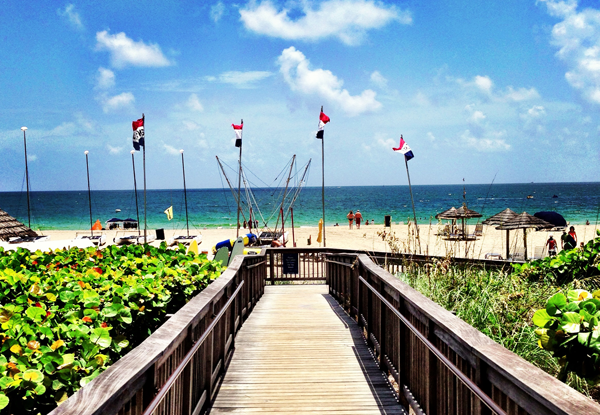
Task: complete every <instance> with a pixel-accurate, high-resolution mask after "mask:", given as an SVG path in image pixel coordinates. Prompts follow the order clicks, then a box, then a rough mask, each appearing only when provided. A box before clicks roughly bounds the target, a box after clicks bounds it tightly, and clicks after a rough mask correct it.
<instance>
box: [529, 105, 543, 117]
mask: <svg viewBox="0 0 600 415" xmlns="http://www.w3.org/2000/svg"><path fill="white" fill-rule="evenodd" d="M544 115H546V109H545V108H544V107H542V106H541V105H534V106H533V107H531V108H529V109H528V110H527V116H528V117H530V118H539V117H541V116H544Z"/></svg>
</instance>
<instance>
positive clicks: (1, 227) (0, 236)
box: [0, 209, 38, 241]
mask: <svg viewBox="0 0 600 415" xmlns="http://www.w3.org/2000/svg"><path fill="white" fill-rule="evenodd" d="M13 236H38V234H37V233H35V232H34V231H32V230H31V229H29V228H28V227H27V226H25V225H23V224H22V223H21V222H19V221H18V220H16V219H15V218H13V217H12V216H10V215H9V214H8V213H6V212H5V211H3V210H2V209H0V240H4V241H8V238H11V237H13Z"/></svg>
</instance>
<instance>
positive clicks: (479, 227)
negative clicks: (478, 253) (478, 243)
mask: <svg viewBox="0 0 600 415" xmlns="http://www.w3.org/2000/svg"><path fill="white" fill-rule="evenodd" d="M473 235H474V236H482V235H483V224H482V223H478V224H477V225H475V232H473Z"/></svg>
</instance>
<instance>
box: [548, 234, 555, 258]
mask: <svg viewBox="0 0 600 415" xmlns="http://www.w3.org/2000/svg"><path fill="white" fill-rule="evenodd" d="M546 246H547V247H548V255H549V256H556V240H555V239H554V238H553V237H552V235H550V237H549V238H548V240H547V241H546Z"/></svg>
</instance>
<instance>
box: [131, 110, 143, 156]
mask: <svg viewBox="0 0 600 415" xmlns="http://www.w3.org/2000/svg"><path fill="white" fill-rule="evenodd" d="M131 126H132V127H133V148H134V149H135V150H136V151H140V146H142V147H143V146H144V119H143V118H140V119H139V120H137V121H133V122H132V123H131Z"/></svg>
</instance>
